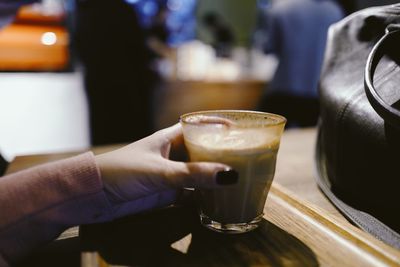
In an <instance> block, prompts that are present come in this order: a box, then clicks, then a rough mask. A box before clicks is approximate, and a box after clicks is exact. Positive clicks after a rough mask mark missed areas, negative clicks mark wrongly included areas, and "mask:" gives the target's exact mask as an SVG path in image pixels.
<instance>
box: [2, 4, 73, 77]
mask: <svg viewBox="0 0 400 267" xmlns="http://www.w3.org/2000/svg"><path fill="white" fill-rule="evenodd" d="M64 18H65V16H64V13H52V14H46V12H44V11H43V9H38V8H37V6H35V5H33V6H28V7H24V8H22V9H21V10H20V12H19V13H18V15H17V17H16V20H15V22H14V23H13V24H11V25H9V26H8V27H5V28H3V29H2V30H1V31H0V70H2V71H59V70H64V69H66V68H67V66H68V63H69V49H68V45H69V37H68V31H67V29H66V28H65V27H64V26H63V22H64Z"/></svg>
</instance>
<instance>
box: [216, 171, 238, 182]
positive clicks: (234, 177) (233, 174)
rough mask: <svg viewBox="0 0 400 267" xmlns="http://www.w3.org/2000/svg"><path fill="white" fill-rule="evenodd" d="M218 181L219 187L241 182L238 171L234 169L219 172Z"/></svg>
mask: <svg viewBox="0 0 400 267" xmlns="http://www.w3.org/2000/svg"><path fill="white" fill-rule="evenodd" d="M216 180H217V184H219V185H230V184H236V183H237V181H238V180H239V174H238V173H237V171H235V170H232V169H228V170H224V171H219V172H217V177H216Z"/></svg>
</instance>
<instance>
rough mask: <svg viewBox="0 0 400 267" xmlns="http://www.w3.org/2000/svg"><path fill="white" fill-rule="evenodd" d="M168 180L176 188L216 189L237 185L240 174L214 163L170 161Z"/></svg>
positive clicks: (223, 165)
mask: <svg viewBox="0 0 400 267" xmlns="http://www.w3.org/2000/svg"><path fill="white" fill-rule="evenodd" d="M167 176H168V177H167V178H168V179H169V180H170V181H172V183H173V184H174V185H175V186H176V187H195V188H216V187H221V186H227V185H231V184H236V183H237V182H238V179H239V175H238V173H237V172H236V171H235V170H233V169H232V168H231V167H230V166H228V165H225V164H221V163H213V162H178V161H170V172H169V173H168V174H167Z"/></svg>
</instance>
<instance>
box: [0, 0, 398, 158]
mask: <svg viewBox="0 0 400 267" xmlns="http://www.w3.org/2000/svg"><path fill="white" fill-rule="evenodd" d="M378 2H379V3H378ZM395 2H397V1H372V0H370V1H367V0H358V1H335V0H318V1H317V0H275V1H273V0H270V1H268V0H259V1H256V0H42V1H39V2H37V3H34V4H32V5H28V6H24V7H23V8H21V9H20V10H19V12H18V14H17V16H16V17H15V20H14V21H13V22H12V23H11V24H9V25H7V26H6V27H4V28H2V29H1V30H0V153H1V154H2V155H3V156H4V157H5V158H6V159H7V160H11V159H12V158H13V157H15V156H16V155H23V154H35V153H51V152H60V151H74V150H83V149H86V148H88V147H90V146H91V145H104V144H112V143H128V142H132V141H135V140H137V139H139V138H142V137H144V136H146V135H148V134H150V133H152V132H153V131H155V130H158V129H161V128H163V127H166V126H170V125H172V124H174V123H176V122H178V120H179V116H180V115H181V114H183V113H186V112H191V111H198V110H206V109H251V110H261V111H267V112H275V113H280V114H283V115H285V116H286V117H288V120H289V123H288V127H289V128H290V127H312V126H315V124H316V121H317V117H318V92H317V87H318V77H319V75H320V70H321V64H322V60H323V53H324V48H325V42H326V32H327V29H328V27H329V26H330V25H331V24H332V23H334V22H336V21H338V20H340V19H341V18H343V17H344V16H347V15H348V14H350V13H352V12H355V11H357V10H359V9H362V8H365V7H369V6H372V5H377V4H379V5H384V4H390V3H395Z"/></svg>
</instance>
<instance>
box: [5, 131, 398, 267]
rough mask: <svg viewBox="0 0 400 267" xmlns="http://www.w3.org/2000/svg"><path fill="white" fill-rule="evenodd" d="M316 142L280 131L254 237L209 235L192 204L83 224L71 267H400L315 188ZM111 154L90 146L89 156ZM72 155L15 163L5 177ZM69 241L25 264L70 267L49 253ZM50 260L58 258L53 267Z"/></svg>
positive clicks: (309, 135) (66, 238) (390, 251)
mask: <svg viewBox="0 0 400 267" xmlns="http://www.w3.org/2000/svg"><path fill="white" fill-rule="evenodd" d="M315 137H316V131H315V129H304V130H289V131H286V132H285V133H284V136H283V139H282V142H281V148H280V152H279V156H278V165H277V170H276V176H275V180H274V183H273V185H272V188H271V191H270V193H269V196H268V199H267V203H266V206H265V209H264V213H265V216H264V220H263V221H262V224H261V226H260V227H259V229H257V230H255V231H253V232H250V233H247V234H243V235H222V234H218V233H214V232H211V231H209V230H207V229H205V228H203V227H201V226H199V223H198V218H197V215H196V212H195V209H194V207H193V205H191V204H187V205H181V206H178V207H173V208H167V209H163V210H158V211H153V212H149V213H146V214H140V215H134V216H130V217H127V218H123V219H120V220H118V221H115V222H112V223H106V224H98V225H89V226H83V227H81V229H80V230H81V231H80V239H79V241H77V242H75V247H74V248H73V249H72V251H73V252H75V254H74V253H70V254H67V255H75V256H70V257H77V261H78V263H77V265H79V264H80V265H81V266H85V267H86V266H88V267H89V266H90V267H91V266H110V265H111V266H112V264H113V265H118V266H121V265H122V266H400V251H399V250H396V249H394V248H392V247H390V246H388V245H386V244H384V243H382V242H381V241H379V240H377V239H375V238H374V237H372V236H371V235H369V234H367V233H365V232H363V231H361V230H359V229H358V228H356V227H354V226H353V225H351V224H350V223H348V222H347V221H346V220H345V219H344V217H343V216H342V215H341V214H340V213H338V212H337V210H336V209H335V208H334V207H333V206H332V204H330V202H329V201H328V200H327V199H326V198H325V197H324V195H323V194H322V193H321V192H320V191H319V190H318V188H317V186H316V183H315V182H314V178H313V168H314V167H313V160H312V159H313V149H314V143H315ZM113 148H115V147H113V146H111V147H102V148H95V149H94V152H95V153H101V152H104V151H107V150H110V149H113ZM70 155H71V153H67V154H55V155H41V156H40V155H37V156H23V157H17V158H16V159H15V160H14V161H13V162H12V164H11V166H10V168H9V170H8V171H9V172H12V171H16V170H18V169H22V168H26V167H29V166H31V165H35V164H38V163H41V162H46V161H50V160H54V159H59V158H64V157H66V156H70ZM74 236H76V231H74V230H70V231H68V232H67V233H65V234H64V235H63V237H62V239H61V240H58V241H56V242H53V248H51V249H47V250H44V251H43V252H41V253H38V255H39V256H36V257H35V256H34V257H32V259H29V260H28V261H27V263H26V265H27V266H29V265H31V266H32V262H35V261H39V262H41V266H43V265H44V264H48V265H49V266H50V265H51V264H52V263H53V265H54V262H56V263H57V266H61V265H62V263H63V262H64V263H65V262H68V264H66V265H64V266H71V264H70V262H71V261H70V262H69V261H68V260H65V261H63V260H60V259H62V257H65V255H63V253H62V252H61V253H60V252H56V254H54V251H56V250H55V249H54V244H61V243H63V242H64V243H68V242H69V243H73V242H72V241H70V240H72V239H74V238H75V239H76V237H74ZM56 247H57V246H56ZM58 247H61V245H59V246H58ZM49 251H51V253H52V254H51V253H49ZM61 251H63V250H62V249H61ZM57 253H58V254H57ZM50 254H51V255H57V256H55V259H54V262H51V260H49V259H50V258H51V257H50V256H49V255H50ZM43 258H45V259H47V260H48V261H47V262H46V260H43ZM70 259H71V258H70ZM77 261H75V263H76V262H77ZM79 261H80V263H79ZM49 262H50V263H49Z"/></svg>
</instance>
